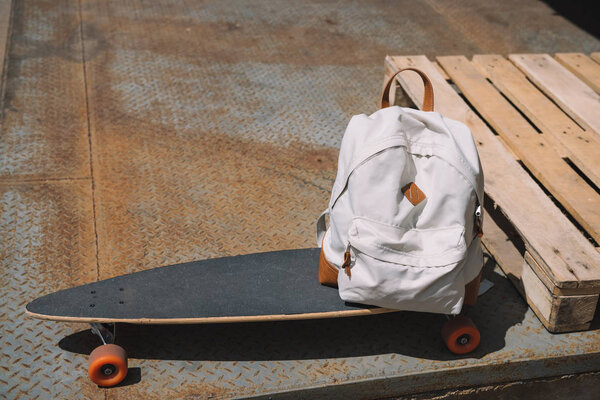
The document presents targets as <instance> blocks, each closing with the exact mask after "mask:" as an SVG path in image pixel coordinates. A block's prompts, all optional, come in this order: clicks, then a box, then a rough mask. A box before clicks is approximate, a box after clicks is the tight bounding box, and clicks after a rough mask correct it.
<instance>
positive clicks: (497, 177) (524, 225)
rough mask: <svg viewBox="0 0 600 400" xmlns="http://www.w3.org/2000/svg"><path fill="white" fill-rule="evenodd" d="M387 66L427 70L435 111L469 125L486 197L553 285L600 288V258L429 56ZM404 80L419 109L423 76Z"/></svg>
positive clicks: (401, 59)
mask: <svg viewBox="0 0 600 400" xmlns="http://www.w3.org/2000/svg"><path fill="white" fill-rule="evenodd" d="M386 62H387V64H388V69H387V70H388V71H391V70H396V69H399V68H402V67H408V66H415V67H417V68H420V69H422V70H423V71H424V72H425V73H427V74H428V76H429V77H430V79H431V80H432V83H433V85H434V89H435V99H436V100H435V101H436V102H435V107H436V110H437V111H439V112H441V113H443V114H444V115H446V116H447V117H449V118H453V119H456V120H459V121H463V122H465V123H466V124H467V125H468V126H469V128H470V129H471V131H472V133H473V137H474V138H475V141H476V143H477V145H478V150H479V155H480V158H481V162H482V164H483V170H484V171H488V173H487V174H486V177H485V179H486V182H485V184H486V192H487V193H488V194H489V196H490V197H491V198H492V199H493V200H494V201H495V202H496V203H497V204H498V205H499V206H500V207H501V209H502V210H503V212H504V213H505V214H506V215H507V217H508V218H509V219H510V220H511V221H513V223H514V224H515V228H516V229H517V230H518V232H519V234H520V235H521V236H522V237H523V240H524V241H525V244H526V246H527V248H528V249H529V250H530V252H531V253H532V255H533V256H534V257H535V259H536V260H537V261H538V263H539V264H540V266H541V268H543V269H544V271H543V272H544V273H546V274H547V275H548V276H549V277H551V279H552V283H553V284H554V285H555V286H557V287H559V288H573V289H576V288H584V287H596V288H599V287H600V254H599V253H598V252H597V251H596V250H595V248H594V247H593V246H592V245H591V244H590V243H589V242H587V241H586V240H585V238H584V237H583V235H581V233H580V232H579V231H578V230H577V229H576V228H575V227H574V226H573V225H572V224H571V223H570V222H569V220H568V219H567V218H566V217H565V216H564V215H563V214H562V213H561V212H560V211H559V210H558V208H556V207H555V206H554V204H553V203H552V201H551V200H550V199H549V198H548V197H547V196H546V195H545V194H544V192H543V191H542V190H541V189H540V188H539V186H537V184H536V183H535V182H534V181H533V180H532V179H531V178H530V177H529V175H527V173H526V172H525V170H523V168H521V166H520V165H519V164H518V163H517V162H516V161H515V160H514V158H513V157H512V156H511V154H510V153H509V152H508V150H507V149H506V148H504V146H503V145H502V144H501V143H500V142H499V141H498V139H497V138H496V136H494V134H493V133H492V132H491V131H490V130H489V128H488V127H487V126H486V125H485V123H484V122H483V121H482V120H481V119H480V118H479V117H477V115H476V114H475V113H474V112H473V111H472V110H471V109H470V108H469V106H468V105H467V104H466V103H465V102H464V101H463V100H462V99H461V98H460V96H459V95H458V94H457V93H456V92H455V91H454V89H452V87H451V86H450V85H449V84H448V83H447V82H446V81H445V80H444V79H443V77H442V76H441V75H440V74H439V73H438V72H437V70H436V69H435V67H433V65H432V64H431V63H430V61H429V60H427V58H426V57H425V56H401V57H388V58H387V59H386ZM413 75H414V76H413ZM399 81H400V82H401V84H402V86H403V88H404V89H405V90H406V92H407V94H408V95H409V96H410V97H411V98H412V99H413V101H415V104H416V105H417V106H419V105H420V102H421V101H422V96H423V87H422V82H421V81H420V79H419V77H418V76H417V75H416V74H411V73H409V72H408V73H406V74H401V76H400V77H399ZM507 188H510V189H511V190H510V192H509V191H507Z"/></svg>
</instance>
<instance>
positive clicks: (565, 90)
mask: <svg viewBox="0 0 600 400" xmlns="http://www.w3.org/2000/svg"><path fill="white" fill-rule="evenodd" d="M508 58H509V59H510V60H511V61H512V62H513V63H514V64H515V65H516V66H517V67H519V69H521V70H522V71H523V72H524V73H525V75H527V77H528V78H529V79H531V81H532V82H533V83H535V85H536V86H538V87H539V88H540V89H541V90H542V91H543V92H544V93H546V94H547V95H548V97H550V98H551V99H552V100H554V101H555V102H556V104H558V105H559V106H560V107H561V108H562V109H563V110H564V111H565V112H566V113H567V114H569V115H570V116H571V118H573V119H574V120H575V121H577V123H579V124H580V125H581V126H583V127H584V128H585V129H592V130H594V131H596V133H598V132H600V95H599V94H598V93H596V92H594V91H593V90H592V89H591V88H590V87H589V86H587V85H586V84H585V83H583V82H582V81H581V80H580V79H578V78H577V77H576V76H575V75H574V74H573V73H572V72H570V71H569V70H567V69H566V68H564V67H563V66H562V65H560V64H559V63H558V61H556V60H555V59H553V58H552V57H550V56H549V55H547V54H511V55H509V57H508Z"/></svg>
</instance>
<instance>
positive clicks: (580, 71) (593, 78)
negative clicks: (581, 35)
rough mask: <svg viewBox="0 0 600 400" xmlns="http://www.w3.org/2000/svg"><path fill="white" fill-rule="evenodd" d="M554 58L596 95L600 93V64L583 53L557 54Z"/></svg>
mask: <svg viewBox="0 0 600 400" xmlns="http://www.w3.org/2000/svg"><path fill="white" fill-rule="evenodd" d="M554 58H555V59H556V61H558V62H559V63H561V64H562V65H563V66H564V67H565V68H566V69H568V70H569V71H571V72H572V73H574V74H575V76H577V77H578V78H579V79H581V80H582V81H583V82H584V83H585V84H586V85H588V86H589V87H591V88H592V89H594V91H595V92H596V93H600V64H598V63H596V62H594V61H593V60H592V59H591V58H589V57H588V56H586V55H585V54H583V53H556V54H555V55H554Z"/></svg>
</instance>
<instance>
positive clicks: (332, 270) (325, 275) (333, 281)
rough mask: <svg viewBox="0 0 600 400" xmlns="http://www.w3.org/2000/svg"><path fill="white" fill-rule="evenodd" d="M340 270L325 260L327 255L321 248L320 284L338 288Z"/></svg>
mask: <svg viewBox="0 0 600 400" xmlns="http://www.w3.org/2000/svg"><path fill="white" fill-rule="evenodd" d="M337 277H338V269H337V268H336V267H335V265H333V264H331V263H330V262H329V261H327V258H325V253H324V252H323V248H322V247H321V255H320V256H319V283H320V284H321V285H325V286H332V287H335V288H336V287H337Z"/></svg>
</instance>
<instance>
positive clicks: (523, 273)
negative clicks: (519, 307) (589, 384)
mask: <svg viewBox="0 0 600 400" xmlns="http://www.w3.org/2000/svg"><path fill="white" fill-rule="evenodd" d="M484 221H485V234H484V236H483V238H482V240H483V243H484V246H485V247H486V249H487V250H488V252H489V253H490V254H491V255H492V257H494V260H495V261H496V262H497V263H498V265H499V266H500V268H502V270H503V271H504V273H505V274H506V276H507V277H508V278H509V279H510V280H511V281H512V282H513V284H514V285H515V287H516V289H517V290H518V292H519V293H520V294H521V296H523V298H524V299H525V300H526V301H527V304H529V306H530V307H531V308H532V309H533V310H534V312H535V313H536V315H537V316H538V318H539V319H540V321H541V322H542V324H543V325H544V326H545V327H546V329H548V330H549V331H551V332H568V331H576V330H582V329H588V328H589V325H590V321H591V320H592V318H593V316H594V313H595V306H596V303H597V301H598V295H597V294H596V295H592V296H580V295H578V296H564V297H563V296H559V295H556V294H554V293H552V292H551V291H550V290H549V289H548V287H547V286H546V282H543V281H542V279H540V275H538V273H537V271H538V270H539V269H535V268H534V269H532V267H531V266H530V265H529V262H532V263H536V261H535V260H533V258H532V257H531V256H530V255H529V253H528V252H525V254H524V255H525V258H524V257H523V255H521V253H520V252H519V250H518V249H517V248H516V246H515V245H514V244H513V243H512V241H511V239H510V238H509V237H508V234H507V233H506V232H505V231H503V230H502V229H501V228H500V227H499V225H498V224H496V222H495V221H494V219H493V218H492V216H491V215H490V214H488V213H487V211H484ZM572 306H576V308H577V309H576V310H575V311H572V310H571V309H569V308H568V307H572ZM563 314H567V315H566V316H565V315H563Z"/></svg>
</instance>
